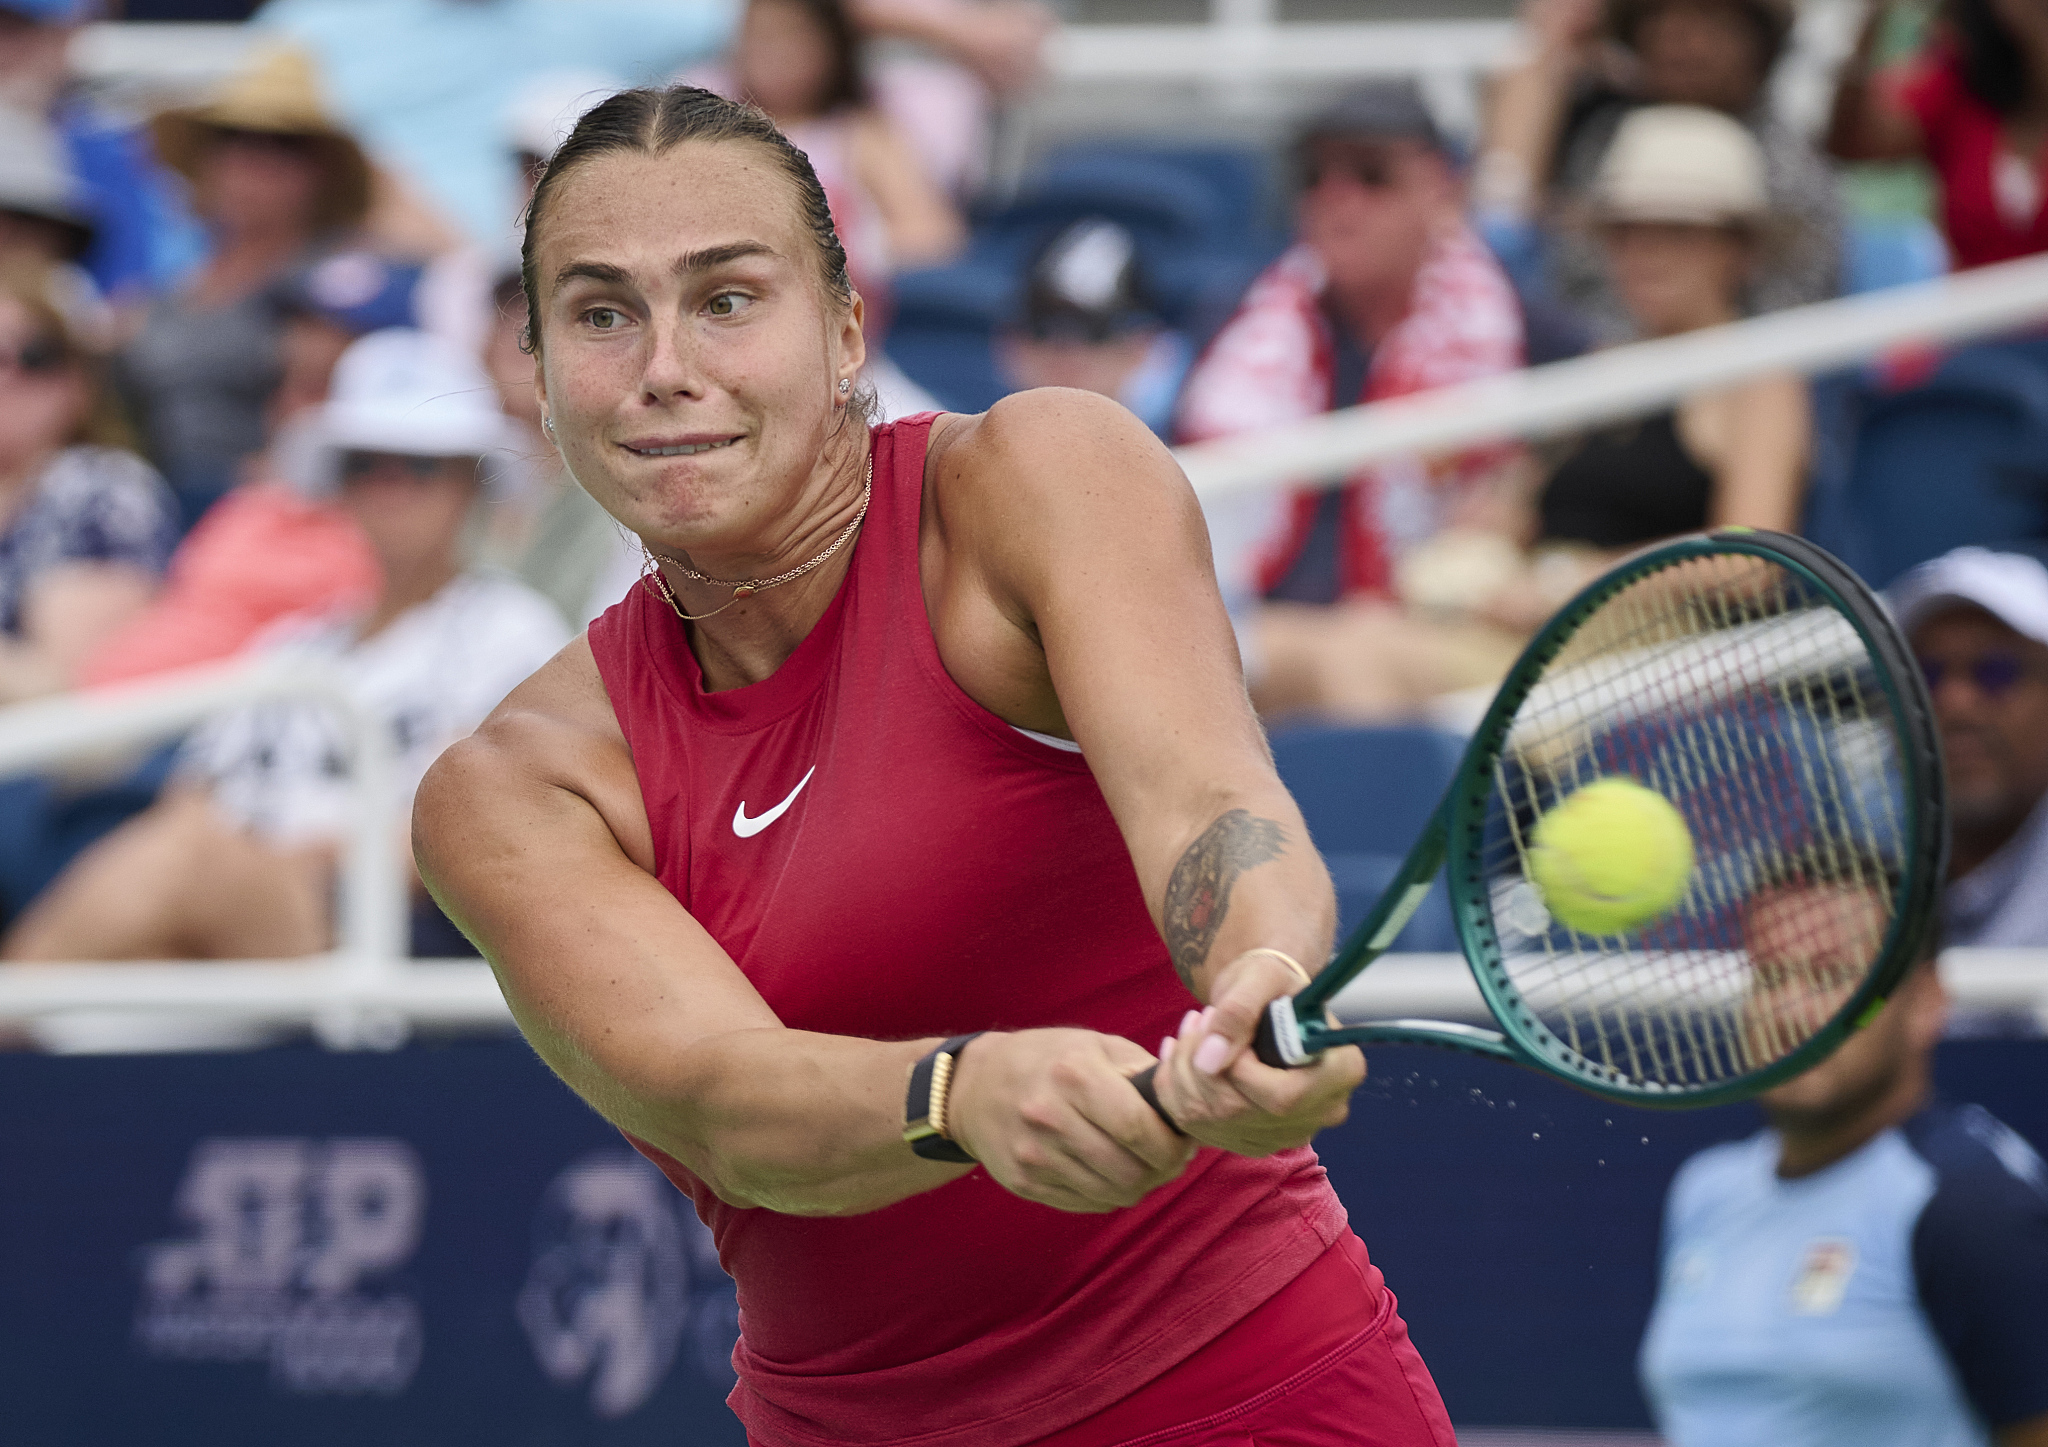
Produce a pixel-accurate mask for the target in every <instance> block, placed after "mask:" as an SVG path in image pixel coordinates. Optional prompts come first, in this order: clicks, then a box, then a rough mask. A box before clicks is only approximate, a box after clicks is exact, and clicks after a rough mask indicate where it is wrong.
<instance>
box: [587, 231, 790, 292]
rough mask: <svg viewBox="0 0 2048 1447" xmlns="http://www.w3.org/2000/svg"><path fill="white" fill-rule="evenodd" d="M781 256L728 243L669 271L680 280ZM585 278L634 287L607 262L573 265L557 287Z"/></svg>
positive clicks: (761, 244) (755, 245)
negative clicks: (752, 259) (751, 259)
mask: <svg viewBox="0 0 2048 1447" xmlns="http://www.w3.org/2000/svg"><path fill="white" fill-rule="evenodd" d="M779 255H781V253H780V252H778V251H776V249H775V248H774V247H772V246H770V245H768V243H767V242H765V241H728V242H726V243H725V244H724V245H722V246H706V247H704V248H702V249H701V250H698V251H686V252H684V253H683V254H682V255H681V256H679V257H677V258H676V260H675V265H674V266H672V267H670V268H669V270H670V271H671V272H672V273H673V274H674V275H677V276H684V275H687V274H688V273H690V272H693V271H709V270H711V269H712V268H714V267H719V266H728V265H730V264H731V263H733V262H735V261H744V260H746V259H747V258H748V257H752V256H767V257H776V256H779ZM577 277H584V278H587V279H588V280H591V281H598V282H603V283H605V284H607V285H610V286H626V285H629V284H631V282H632V277H631V276H630V275H629V274H628V273H627V271H626V269H625V268H624V267H622V266H613V265H611V264H610V263H609V262H603V261H572V262H570V263H569V264H568V265H567V266H565V267H563V268H562V269H561V270H560V271H558V272H556V273H555V286H556V287H558V288H559V287H561V286H562V285H563V284H564V283H565V282H568V281H571V280H574V279H575V278H577Z"/></svg>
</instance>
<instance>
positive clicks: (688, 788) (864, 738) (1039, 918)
mask: <svg viewBox="0 0 2048 1447" xmlns="http://www.w3.org/2000/svg"><path fill="white" fill-rule="evenodd" d="M931 423H932V418H931V417H930V416H929V415H927V416H923V417H919V418H913V419H909V420H906V421H903V422H898V423H894V424H891V425H888V426H884V427H881V428H878V429H877V430H876V431H875V433H874V438H873V446H874V454H875V457H874V463H875V472H874V496H873V500H872V502H871V503H870V505H869V511H868V518H867V523H866V526H865V527H864V529H863V531H862V533H861V535H860V537H859V539H858V541H857V544H856V546H855V549H854V554H853V562H852V567H851V569H850V570H849V572H848V575H847V577H846V579H845V581H844V582H843V583H842V584H841V585H840V589H839V592H838V594H837V596H836V597H834V599H833V600H832V603H831V604H830V606H829V607H828V608H827V609H826V611H825V615H824V617H823V618H821V619H820V620H819V622H818V625H817V626H816V627H815V628H813V629H812V630H811V632H810V635H809V636H808V637H806V638H805V639H804V641H803V642H802V643H801V644H799V645H798V646H797V649H796V651H795V652H794V653H792V654H791V655H790V656H789V658H788V660H787V661H786V662H785V663H784V664H783V665H782V667H781V668H779V669H778V670H776V672H775V673H774V674H773V675H772V676H771V677H769V678H767V679H764V680H763V681H762V682H760V683H756V684H752V685H749V686H747V687H744V688H735V689H727V690H723V691H720V692H716V693H707V692H706V691H705V690H704V686H703V680H702V676H701V674H700V673H699V670H698V666H697V662H696V659H695V657H694V656H693V655H692V653H691V652H690V647H689V643H688V639H687V636H686V633H685V630H684V625H683V624H682V623H681V622H680V621H679V620H678V619H677V618H676V617H675V615H674V614H673V613H672V612H671V611H670V610H669V609H668V608H667V607H666V606H665V605H664V604H663V603H662V602H661V600H660V599H658V598H655V597H653V596H652V595H651V594H650V593H649V592H648V591H647V590H646V589H644V588H637V587H636V588H635V589H634V590H633V591H632V593H631V594H629V595H628V596H627V598H626V599H625V601H624V602H622V603H620V604H618V605H617V606H616V607H614V608H612V609H611V610H610V611H609V612H607V613H606V614H605V615H604V616H603V617H602V618H600V619H599V620H598V621H597V622H596V623H595V624H593V625H592V626H591V629H590V645H591V650H592V652H593V653H594V654H595V655H596V658H597V665H598V669H599V672H600V673H601V674H602V675H603V678H604V684H605V690H606V692H607V693H608V694H609V695H610V697H611V703H612V707H613V709H614V710H615V711H616V713H617V715H618V720H619V724H620V727H621V728H622V729H623V730H624V731H625V736H626V741H627V743H628V744H630V745H631V746H632V750H633V762H634V767H635V769H636V770H637V771H638V773H639V778H640V788H641V793H642V795H643V797H644V798H645V800H646V804H647V816H648V822H649V824H650V825H652V827H653V831H654V848H655V858H656V863H657V867H658V873H659V876H660V879H661V882H662V884H663V885H664V886H666V887H667V888H668V890H669V891H670V892H671V893H672V894H674V895H675V897H676V898H677V899H678V900H679V901H681V903H682V905H683V907H684V908H685V909H687V910H689V911H690V913H691V915H692V916H694V917H695V918H696V919H697V920H698V921H699V922H700V923H702V924H703V925H704V927H705V928H706V929H707V930H709V931H710V933H711V935H712V936H713V937H714V938H715V939H717V940H718V942H719V943H720V944H721V945H723V946H724V948H725V950H726V952H727V953H728V954H730V955H731V956H732V958H733V959H734V960H735V961H736V962H737V963H738V965H739V967H740V969H741V970H743V971H744V972H745V973H746V975H747V978H748V979H749V980H751V981H752V982H753V984H754V986H755V988H756V989H758V990H759V991H760V992H761V994H762V996H763V998H765V999H766V1000H767V1002H768V1004H769V1006H770V1007H771V1008H772V1009H773V1010H774V1011H775V1013H776V1014H777V1016H778V1017H779V1018H780V1019H781V1020H782V1022H783V1023H784V1024H785V1025H787V1026H789V1027H791V1028H793V1029H799V1030H816V1031H823V1032H827V1033H831V1034H837V1035H850V1036H860V1037H865V1038H869V1039H896V1040H900V1039H909V1038H915V1037H918V1036H925V1035H940V1036H943V1035H954V1034H964V1033H967V1032H969V1031H974V1030H989V1029H994V1030H1017V1029H1024V1028H1028V1027H1032V1026H1050V1025H1075V1026H1085V1027H1088V1028H1091V1029H1095V1030H1100V1031H1104V1032H1113V1033H1115V1034H1119V1035H1123V1036H1126V1037H1128V1038H1130V1039H1132V1040H1135V1041H1138V1042H1139V1043H1141V1044H1144V1045H1146V1046H1147V1048H1156V1047H1157V1045H1158V1043H1159V1040H1160V1037H1161V1036H1163V1035H1166V1034H1168V1033H1170V1032H1171V1031H1172V1030H1174V1029H1175V1028H1176V1027H1177V1025H1178V1023H1179V1020H1180V1017H1181V1015H1182V1013H1183V1012H1184V1011H1185V1010H1186V1009H1187V1008H1188V1007H1189V1006H1190V1005H1192V1004H1194V1003H1195V1001H1194V1000H1193V998H1192V997H1191V996H1190V995H1189V994H1188V992H1187V991H1186V990H1185V989H1184V988H1182V986H1181V984H1180V982H1179V980H1178V979H1177V978H1176V977H1175V975H1174V971H1173V968H1172V965H1171V963H1170V961H1169V959H1168V956H1167V953H1166V948H1165V946H1164V944H1162V943H1161V941H1160V938H1159V935H1158V932H1157V931H1156V930H1155V929H1154V928H1153V926H1152V921H1151V917H1150V916H1149V914H1148V913H1147V912H1146V908H1145V901H1144V899H1143V897H1142V895H1141V893H1140V890H1139V885H1138V879H1137V874H1136V871H1135V870H1134V869H1133V867H1132V865H1131V860H1130V855H1129V853H1128V852H1127V851H1126V849H1125V846H1124V841H1123V837H1122V835H1121V834H1120V833H1119V832H1118V830H1117V827H1116V823H1115V821H1114V820H1113V819H1112V818H1111V816H1110V812H1109V808H1108V806H1107V805H1106V804H1105V803H1104V802H1103V799H1102V794H1101V791H1100V790H1099V789H1098V788H1097V787H1096V784H1095V779H1094V776H1093V775H1092V774H1091V773H1090V772H1089V770H1088V765H1087V763H1086V762H1085V761H1084V760H1083V759H1082V758H1081V756H1080V755H1079V754H1078V753H1074V752H1070V751H1064V750H1061V749H1059V748H1056V747H1053V746H1052V745H1050V744H1047V743H1044V742H1041V741H1039V740H1038V739H1036V738H1033V737H1029V736H1027V735H1025V734H1023V733H1021V732H1019V731H1018V730H1016V729H1014V728H1012V727H1011V726H1010V725H1009V724H1007V723H1005V722H1003V720H1001V719H999V718H997V717H995V715H993V714H991V713H989V712H988V711H987V710H986V709H984V708H982V707H981V706H980V705H979V704H977V703H975V702H974V700H972V699H970V698H969V697H968V696H967V695H966V694H965V693H963V692H962V691H961V689H960V687H959V685H957V684H956V683H954V682H953V680H952V678H951V677H950V676H948V674H947V673H946V669H945V666H944V665H943V664H942V663H941V662H940V659H939V653H938V648H937V645H936V643H935V641H934V639H933V637H932V631H931V625H930V621H929V619H928V617H927V615H926V612H925V603H924V592H923V588H922V586H921V584H920V581H919V574H918V513H919V505H920V501H921V498H922V496H923V487H924V461H925V444H926V440H927V438H928V436H929V434H930V429H931ZM635 1144H636V1145H638V1146H639V1148H640V1149H641V1150H642V1151H643V1152H645V1153H646V1154H647V1155H648V1157H649V1158H650V1159H652V1160H653V1161H654V1162H655V1163H656V1164H657V1165H659V1166H660V1167H661V1168H662V1170H663V1171H665V1172H666V1173H667V1174H668V1176H669V1178H670V1179H671V1180H673V1181H674V1182H675V1183H676V1185H677V1186H679V1187H681V1188H682V1189H683V1190H684V1191H686V1192H687V1193H689V1195H690V1196H691V1198H692V1199H693V1200H694V1201H695V1203H696V1207H697V1213H698V1215H699V1216H701V1217H702V1218H703V1220H704V1221H705V1223H706V1224H707V1225H708V1226H710V1228H711V1230H712V1232H713V1234H714V1235H715V1237H716V1239H717V1242H718V1251H719V1257H720V1260H721V1261H723V1263H724V1265H725V1268H726V1270H727V1271H728V1272H730V1273H731V1274H732V1276H733V1278H734V1279H735V1280H736V1281H737V1282H738V1285H739V1302H740V1342H739V1346H738V1348H737V1349H736V1350H735V1352H734V1355H733V1360H734V1365H735V1366H736V1367H737V1369H738V1372H739V1385H738V1386H737V1387H736V1388H735V1389H734V1392H733V1396H732V1406H733V1410H734V1411H735V1412H737V1413H738V1414H739V1416H740V1418H741V1420H742V1421H744V1422H745V1423H746V1426H747V1430H748V1431H749V1432H750V1433H751V1434H752V1435H753V1436H754V1437H755V1438H756V1439H757V1440H759V1441H761V1442H763V1443H769V1444H774V1447H842V1444H848V1443H855V1444H871V1443H894V1442H908V1441H915V1442H917V1443H918V1444H919V1447H953V1444H960V1447H966V1444H974V1447H1011V1444H1018V1443H1025V1442H1029V1441H1032V1440H1033V1439H1035V1438H1037V1437H1041V1436H1043V1435H1045V1434H1047V1433H1049V1432H1053V1431H1057V1430H1059V1429H1060V1428H1062V1427H1066V1426H1069V1425H1071V1424H1072V1423H1074V1422H1077V1421H1080V1420H1081V1419H1083V1418H1085V1417H1087V1416H1089V1415H1090V1414H1092V1413H1094V1412H1097V1411H1099V1410H1101V1409H1102V1408H1104V1407H1106V1406H1108V1405H1109V1404H1111V1403H1112V1402H1115V1401H1117V1400H1118V1399H1119V1398H1121V1397H1124V1396H1126V1395H1128V1394H1129V1393H1131V1392H1133V1391H1135V1390H1136V1389H1137V1388H1139V1387H1140V1386H1143V1385H1144V1384H1145V1383H1146V1382H1148V1381H1150V1380H1152V1379H1153V1378H1155V1377H1157V1376H1159V1375H1161V1374H1162V1373H1163V1372H1165V1371H1166V1370H1168V1369H1169V1368H1171V1367H1172V1366H1174V1365H1175V1364H1176V1363H1178V1362H1180V1361H1181V1360H1183V1359H1185V1358H1186V1357H1188V1356H1190V1355H1192V1354H1193V1353H1194V1352H1195V1351H1196V1350H1197V1349H1198V1348H1200V1347H1202V1346H1203V1345H1204V1344H1206V1343H1207V1342H1209V1341H1210V1340H1212V1339H1213V1338H1215V1337H1216V1336H1218V1335H1219V1334H1220V1333H1222V1332H1223V1331H1224V1330H1225V1329H1226V1328H1228V1327H1229V1326H1231V1325H1232V1324H1233V1323H1234V1322H1236V1321H1238V1320H1239V1319H1240V1318H1242V1317H1243V1316H1245V1315H1246V1314H1247V1313H1249V1312H1250V1311H1251V1310H1252V1309H1253V1308H1255V1307H1257V1306H1258V1305H1259V1304H1260V1303H1262V1302H1264V1301H1265V1300H1267V1299H1268V1298H1269V1297H1271V1296H1272V1295H1273V1294H1275V1293H1276V1292H1278V1291H1279V1290H1280V1289H1281V1288H1282V1287H1284V1286H1285V1285H1287V1284H1288V1282H1290V1281H1291V1280H1293V1279H1294V1277H1295V1276H1296V1275H1297V1274H1298V1273H1300V1272H1301V1271H1302V1270H1303V1269H1304V1268H1305V1267H1307V1266H1308V1265H1309V1264H1310V1263H1311V1262H1312V1261H1314V1260H1315V1259H1316V1258H1317V1257H1318V1256H1319V1255H1321V1254H1322V1252H1323V1251H1324V1249H1325V1248H1326V1247H1328V1246H1329V1245H1330V1243H1331V1242H1333V1241H1334V1240H1335V1239H1336V1238H1337V1236H1338V1235H1339V1234H1340V1233H1341V1232H1342V1230H1343V1229H1344V1224H1345V1218H1344V1210H1343V1207H1342V1206H1341V1205H1339V1204H1338V1202H1337V1198H1336V1196H1335V1194H1334V1193H1333V1192H1332V1191H1331V1189H1330V1186H1329V1182H1328V1180H1327V1178H1326V1177H1325V1175H1324V1172H1323V1169H1322V1167H1321V1166H1320V1165H1319V1164H1318V1163H1317V1161H1316V1158H1315V1154H1314V1152H1313V1151H1310V1150H1306V1149H1303V1150H1297V1151H1290V1152H1287V1153H1284V1154H1282V1155H1278V1156H1274V1157H1272V1158H1270V1159H1267V1160H1246V1159H1243V1158H1242V1157H1238V1156H1233V1155H1229V1154H1226V1153H1224V1152H1220V1151H1205V1152H1203V1153H1202V1155H1201V1156H1200V1157H1198V1158H1197V1159H1196V1161H1195V1162H1194V1163H1193V1164H1192V1165H1191V1166H1190V1167H1189V1168H1188V1170H1187V1171H1186V1172H1185V1173H1184V1174H1183V1175H1182V1176H1181V1178H1180V1179H1179V1180H1177V1181H1174V1182H1172V1183H1171V1184H1168V1185H1166V1186H1162V1187H1161V1188H1159V1189H1158V1190H1156V1191H1154V1192H1152V1194H1151V1195H1149V1196H1147V1197H1146V1198H1145V1199H1144V1200H1143V1201H1141V1202H1139V1203H1138V1204H1137V1205H1135V1206H1132V1207H1130V1208H1129V1209H1127V1210H1123V1211H1117V1212H1113V1213H1110V1214H1107V1215H1073V1214H1069V1213H1066V1212H1061V1211H1056V1210H1053V1209H1052V1208H1050V1207H1048V1206H1041V1205H1037V1204H1034V1203H1032V1202H1029V1201H1025V1200H1023V1199H1021V1198H1019V1197H1017V1196H1013V1195H1011V1194H1010V1193H1009V1192H1008V1191H1006V1190H1004V1189H1003V1188H1002V1187H1001V1186H999V1185H997V1184H996V1183H995V1182H994V1181H993V1180H992V1179H990V1177H989V1176H988V1174H987V1173H986V1172H985V1171H980V1170H976V1171H974V1172H972V1173H971V1174H969V1175H967V1176H965V1177H963V1178H962V1179H960V1180H957V1181H954V1182H952V1183H951V1184H949V1185H946V1186H943V1187H941V1188H939V1189H938V1190H934V1191H928V1192H925V1193H924V1194H922V1195H918V1196H914V1197H912V1198H910V1199H909V1200H906V1201H901V1202H898V1203H897V1204H895V1205H893V1206H889V1207H886V1208H884V1209H882V1210H879V1211H874V1212H870V1213H868V1214H865V1215H859V1216H850V1217H843V1218H832V1219H823V1218H817V1217H799V1216H788V1215H781V1214H778V1213H776V1212H773V1211H768V1210H761V1209H741V1208H737V1207H733V1206H728V1205H726V1204H725V1203H724V1202H722V1201H720V1200H719V1199H718V1198H717V1197H716V1196H714V1195H713V1194H712V1193H711V1192H710V1191H709V1190H708V1189H707V1188H706V1187H705V1186H704V1185H703V1183H702V1182H700V1181H698V1180H697V1179H696V1178H695V1177H694V1176H692V1175H691V1174H690V1172H689V1171H688V1170H686V1169H685V1168H684V1167H683V1166H681V1165H680V1164H678V1163H677V1162H676V1161H674V1160H672V1159H670V1158H669V1157H667V1156H665V1155H663V1154H662V1153H661V1152H660V1151H658V1150H655V1149H654V1148H652V1147H650V1146H648V1145H646V1144H645V1143H642V1142H635ZM906 1149H908V1148H907V1147H906Z"/></svg>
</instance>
